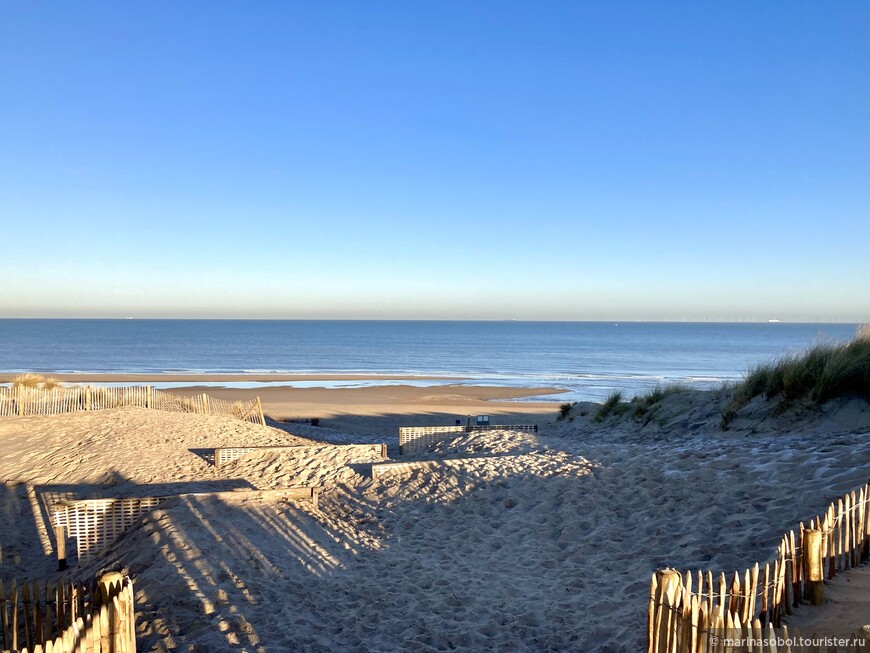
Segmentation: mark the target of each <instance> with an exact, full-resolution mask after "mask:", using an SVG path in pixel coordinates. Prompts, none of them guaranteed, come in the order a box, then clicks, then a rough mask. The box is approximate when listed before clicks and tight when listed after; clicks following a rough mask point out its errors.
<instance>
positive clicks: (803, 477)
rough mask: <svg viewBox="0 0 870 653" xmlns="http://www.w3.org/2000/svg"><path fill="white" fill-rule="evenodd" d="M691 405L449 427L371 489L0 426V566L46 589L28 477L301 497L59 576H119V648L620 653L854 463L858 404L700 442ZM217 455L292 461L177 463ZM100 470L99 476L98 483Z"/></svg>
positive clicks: (124, 434)
mask: <svg viewBox="0 0 870 653" xmlns="http://www.w3.org/2000/svg"><path fill="white" fill-rule="evenodd" d="M715 401H716V399H715V398H712V397H710V396H707V395H703V394H701V395H699V396H692V397H685V398H677V399H674V400H673V402H672V403H669V404H668V405H666V406H664V407H663V409H662V411H661V413H659V416H658V417H657V419H656V420H653V421H650V422H648V423H647V424H646V425H645V426H644V425H641V424H638V423H636V422H635V421H632V420H628V419H622V420H613V421H612V422H605V423H604V424H601V425H596V424H593V423H592V422H591V420H590V419H589V417H591V415H587V416H585V417H581V416H579V413H578V416H577V417H575V419H574V421H572V422H565V423H556V422H552V421H551V422H548V423H542V428H541V431H540V432H539V433H538V434H529V433H513V432H489V433H485V434H476V435H465V436H463V437H460V438H456V439H454V440H451V441H448V442H443V443H440V444H438V445H436V446H434V447H432V448H431V449H430V450H429V451H426V452H422V453H420V454H417V455H415V456H408V457H405V458H404V459H406V460H431V461H436V462H437V464H435V465H434V467H431V468H429V469H427V470H412V471H406V472H391V473H388V474H384V475H383V476H381V477H379V478H378V479H372V478H371V476H370V463H371V462H372V461H375V460H377V459H379V457H378V456H375V455H369V456H367V455H360V454H359V453H358V452H357V453H355V454H351V453H349V450H348V449H347V448H343V447H341V446H334V445H330V444H325V443H317V442H313V441H312V440H307V439H303V438H299V437H296V438H294V437H293V436H291V435H289V434H287V433H286V432H283V431H280V430H276V429H270V428H264V427H253V426H251V425H248V424H244V423H235V422H232V421H231V420H223V419H220V418H209V417H201V416H196V415H180V414H168V413H166V414H163V413H157V412H156V411H145V410H140V409H124V410H116V411H104V412H99V413H89V414H80V415H67V416H59V417H47V418H46V417H43V418H14V419H9V420H3V421H2V422H0V443H2V444H0V478H7V479H18V480H22V481H26V482H27V484H25V485H22V486H18V487H15V488H13V487H11V486H10V485H7V486H5V488H6V490H5V497H4V504H3V512H2V514H3V515H4V517H3V519H5V520H7V522H6V523H5V524H4V525H3V528H2V531H0V532H2V533H3V534H2V535H0V544H2V547H3V553H4V558H3V559H4V562H3V565H2V567H0V574H2V577H4V578H11V577H15V576H17V575H20V574H21V573H23V571H24V570H28V572H29V573H30V574H31V575H32V572H31V570H33V569H37V570H40V572H41V573H42V574H44V575H46V576H49V575H50V574H51V570H52V567H51V562H52V560H51V554H50V552H48V553H46V552H45V551H44V550H43V549H42V548H41V546H40V544H39V539H38V538H39V536H38V533H36V532H35V529H33V528H32V527H30V528H26V529H25V528H21V529H19V530H20V531H21V532H20V533H18V534H17V535H15V536H10V533H11V532H15V529H14V528H12V530H11V531H10V528H11V527H12V525H13V524H22V523H25V522H26V520H28V519H29V520H30V521H31V522H32V521H33V516H32V512H31V511H32V508H31V506H30V504H29V503H28V500H27V496H26V490H27V488H28V487H31V486H32V487H33V488H34V491H35V492H38V491H39V490H40V488H41V487H42V486H44V485H64V486H65V487H67V486H69V488H70V489H71V490H72V491H77V489H83V490H86V491H88V492H95V491H98V492H100V493H102V494H105V495H108V496H125V495H129V494H131V493H135V492H140V493H142V492H146V491H147V492H151V491H152V489H155V488H160V487H163V488H164V489H167V490H172V489H173V488H175V489H178V488H179V487H182V486H183V487H195V488H216V489H226V488H227V487H237V488H239V489H242V488H261V489H262V488H275V487H282V486H286V485H297V484H308V483H317V484H319V485H321V486H322V487H323V488H324V490H323V495H322V499H321V502H320V509H319V510H315V509H314V508H313V507H312V506H311V505H310V504H308V503H305V502H294V501H286V500H282V501H276V500H272V499H258V498H257V497H256V495H251V494H245V495H244V497H243V495H238V497H239V498H238V499H235V498H234V496H235V495H231V496H229V497H228V496H227V495H222V496H221V498H220V499H217V498H214V497H209V496H202V497H193V498H186V499H179V500H175V501H171V502H169V503H166V504H164V505H163V506H161V508H160V509H159V510H157V511H155V512H153V513H151V514H150V515H149V516H148V517H146V518H145V520H144V522H143V524H142V525H141V526H140V527H138V528H135V529H133V530H131V531H129V532H128V533H127V534H126V535H125V536H124V537H123V538H122V539H121V540H119V541H118V542H116V543H115V544H114V545H113V546H111V547H110V548H109V550H108V551H106V552H105V553H104V554H103V555H102V556H100V557H99V558H98V559H97V560H95V561H94V562H93V563H91V564H90V565H86V566H85V567H82V568H79V569H78V570H77V573H81V574H84V575H87V574H92V573H93V572H95V571H96V570H97V569H98V568H102V567H123V568H126V569H127V570H129V572H130V574H131V575H132V576H133V578H134V580H135V583H136V589H137V600H138V602H139V605H138V610H139V624H138V628H139V640H140V649H141V650H154V651H164V650H166V651H168V650H208V651H222V650H248V651H337V650H341V651H442V650H443V651H446V650H458V651H480V650H487V651H507V650H510V651H639V650H641V649H642V646H643V641H644V637H645V635H644V633H645V615H646V607H647V593H648V587H649V575H650V573H651V572H652V571H653V570H654V569H656V568H658V567H661V566H666V565H672V566H676V567H678V568H681V569H685V568H695V569H696V568H699V567H700V568H704V569H707V568H712V569H721V570H723V571H733V570H734V569H737V568H740V569H742V568H744V567H745V566H746V565H747V564H748V563H749V562H751V561H755V560H765V559H768V558H769V557H770V555H771V554H772V552H773V548H774V546H775V543H776V540H777V538H778V536H779V535H780V534H781V532H782V531H783V530H784V529H785V528H790V527H793V526H794V524H795V523H797V521H799V520H800V519H804V518H806V517H808V516H810V515H813V514H815V513H816V512H817V511H819V510H820V509H822V508H823V507H824V506H825V505H826V501H827V500H828V499H830V498H832V497H833V496H835V495H836V494H837V493H839V492H840V491H841V490H842V489H846V488H850V487H853V486H856V485H858V484H860V483H863V482H865V481H866V478H867V473H868V470H870V438H868V437H867V434H868V431H870V427H868V421H867V420H866V419H865V418H864V417H862V415H863V413H861V412H860V409H855V408H854V407H850V406H841V407H840V411H839V413H838V415H830V414H829V415H821V416H817V419H816V421H813V420H806V419H802V420H799V421H798V423H797V424H794V423H792V422H788V421H786V422H776V421H775V420H774V421H765V420H764V419H761V418H760V417H759V418H758V419H756V420H755V421H754V422H753V424H752V428H742V427H741V428H740V429H735V430H733V431H729V432H725V433H723V432H720V431H718V429H716V428H713V427H712V422H713V421H714V418H715V415H716V409H715V405H713V406H712V407H711V405H712V404H715ZM711 402H712V404H711ZM708 404H711V405H708ZM855 410H858V413H857V415H856V414H850V415H846V412H848V411H853V412H854V411H855ZM844 411H845V412H844ZM684 422H685V423H684ZM825 423H829V424H836V425H837V428H836V429H835V432H830V431H831V429H830V428H829V429H828V431H829V432H826V431H825V429H824V428H823V427H822V425H823V424H825ZM692 425H694V426H692ZM295 426H296V425H285V428H289V429H290V430H295ZM298 431H299V432H304V433H305V434H306V435H308V436H312V435H316V434H317V433H318V429H315V428H311V427H300V428H299V429H298ZM320 432H321V433H325V434H327V435H328V436H329V437H330V439H332V440H334V441H348V440H352V439H357V440H367V441H377V435H371V434H370V435H368V436H366V435H363V434H357V435H350V434H344V435H341V434H340V432H338V431H329V430H321V431H320ZM241 443H249V444H252V443H256V444H258V445H259V444H262V445H272V444H279V443H280V444H283V443H291V444H304V445H307V446H304V447H300V448H299V449H298V450H290V451H287V450H282V451H271V452H262V453H256V454H252V455H249V456H246V457H244V458H241V459H239V460H237V461H235V462H233V463H231V464H228V465H225V466H222V467H221V468H217V469H215V468H214V467H213V466H211V465H210V464H209V463H208V462H207V457H208V456H207V454H204V453H203V452H191V450H200V449H206V448H208V447H214V446H219V445H227V444H241ZM108 472H115V474H116V475H117V478H115V479H114V485H111V484H109V485H101V481H102V480H105V479H104V478H103V475H105V474H106V473H108ZM109 482H110V483H111V482H113V481H112V480H111V479H110V480H109ZM173 484H181V485H173ZM76 485H78V486H79V488H76ZM22 488H23V489H22ZM10 556H12V557H10Z"/></svg>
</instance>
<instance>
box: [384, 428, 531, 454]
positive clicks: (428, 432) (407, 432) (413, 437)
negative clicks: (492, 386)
mask: <svg viewBox="0 0 870 653" xmlns="http://www.w3.org/2000/svg"><path fill="white" fill-rule="evenodd" d="M480 431H524V432H529V433H537V432H538V425H537V424H502V425H498V424H491V425H488V426H459V425H457V426H401V427H399V453H400V454H405V453H412V452H414V451H420V450H421V449H425V448H426V447H428V446H430V445H432V444H435V443H436V442H441V441H442V440H446V439H448V438H450V437H454V436H455V435H456V434H459V433H477V432H480Z"/></svg>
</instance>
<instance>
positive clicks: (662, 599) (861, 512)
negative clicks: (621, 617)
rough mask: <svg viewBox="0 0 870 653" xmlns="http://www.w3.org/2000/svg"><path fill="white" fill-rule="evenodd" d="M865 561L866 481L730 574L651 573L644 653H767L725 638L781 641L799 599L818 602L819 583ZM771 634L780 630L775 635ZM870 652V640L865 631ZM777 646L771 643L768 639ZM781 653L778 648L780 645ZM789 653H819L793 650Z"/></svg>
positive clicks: (868, 529)
mask: <svg viewBox="0 0 870 653" xmlns="http://www.w3.org/2000/svg"><path fill="white" fill-rule="evenodd" d="M868 560H870V483H868V484H866V485H864V486H862V487H860V488H858V489H856V490H853V491H852V492H849V493H847V494H846V495H844V496H843V497H841V498H840V499H837V500H836V501H834V502H832V503H831V504H830V506H828V509H827V510H826V511H825V512H824V513H823V514H822V515H819V516H817V517H815V518H813V519H811V520H809V522H807V523H804V522H801V524H800V525H799V527H798V528H797V529H795V530H791V531H789V532H788V533H786V534H785V535H783V537H782V539H781V540H780V544H779V547H778V548H777V552H776V556H775V557H774V559H773V561H772V562H768V563H766V564H765V565H764V567H763V568H762V567H761V566H760V565H759V564H758V563H756V564H755V565H754V566H753V567H751V568H750V569H746V570H745V571H744V572H743V573H742V574H741V573H739V572H734V575H733V577H731V576H726V575H725V574H724V573H719V574H714V573H713V572H712V571H707V572H702V571H697V572H691V571H687V572H685V573H684V574H681V573H679V572H678V571H676V570H673V569H663V570H659V571H657V572H656V573H655V574H653V577H652V584H651V587H650V600H649V612H648V618H647V643H648V646H647V651H648V653H696V652H699V651H709V652H714V653H715V652H718V651H725V650H727V651H731V652H733V653H742V652H744V651H754V653H766V652H767V651H776V650H777V648H776V644H774V647H773V648H770V647H769V646H767V647H765V645H764V644H762V646H761V647H758V646H754V647H753V646H735V647H732V648H727V649H726V648H724V645H725V644H724V643H723V641H724V640H727V639H733V638H736V639H738V640H740V639H742V640H743V641H745V640H746V637H747V634H748V635H756V634H757V635H758V637H757V638H755V639H756V640H764V639H765V638H769V637H770V635H775V636H778V637H779V638H780V639H782V638H783V637H784V635H783V633H785V634H787V626H785V625H784V620H785V618H786V617H787V616H788V615H790V614H792V613H793V611H794V609H795V608H796V607H797V606H798V605H799V604H800V603H801V602H802V601H808V602H810V603H820V602H821V598H822V592H823V589H822V588H823V583H824V580H825V579H826V578H827V579H831V578H833V577H834V576H836V575H837V574H839V573H842V572H844V571H846V570H848V569H850V568H851V567H855V566H857V565H859V564H863V563H865V562H867V561H868ZM775 629H779V630H778V631H777V630H775ZM865 638H866V643H867V648H860V647H859V648H855V649H852V648H849V649H848V650H850V651H852V650H855V651H870V636H868V635H867V634H865ZM773 641H774V642H776V639H774V640H773ZM779 650H780V651H781V650H783V649H782V647H781V646H780V648H779ZM790 650H791V651H792V653H803V651H810V650H818V649H812V648H806V649H804V648H796V647H795V646H794V645H792V646H791V649H790Z"/></svg>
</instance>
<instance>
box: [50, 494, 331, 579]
mask: <svg viewBox="0 0 870 653" xmlns="http://www.w3.org/2000/svg"><path fill="white" fill-rule="evenodd" d="M319 496H320V491H319V489H318V488H316V487H290V488H283V489H280V490H244V491H231V492H198V493H191V494H180V495H175V496H161V497H123V498H113V499H81V500H78V501H63V502H61V503H57V504H54V505H53V506H51V523H52V527H53V528H54V533H55V538H56V541H57V554H58V563H59V566H60V568H61V569H63V568H65V567H66V541H67V539H69V538H72V539H75V543H76V555H77V557H78V560H79V561H84V560H89V559H91V558H93V557H94V555H96V554H97V553H99V552H100V551H101V550H102V549H104V548H105V547H107V546H108V545H109V544H111V543H112V542H114V541H115V540H116V539H118V537H120V535H121V534H122V533H123V532H124V531H125V530H127V529H128V528H130V526H132V525H133V524H136V523H137V522H139V521H140V520H141V519H142V517H143V516H144V515H145V514H147V513H148V512H150V511H152V510H154V508H156V507H157V506H159V505H160V504H162V503H164V502H165V501H168V500H170V499H183V498H195V497H217V498H220V499H241V498H246V497H262V498H277V497H287V498H292V499H306V500H308V501H310V502H311V503H312V505H313V506H314V507H315V508H317V507H318V499H319Z"/></svg>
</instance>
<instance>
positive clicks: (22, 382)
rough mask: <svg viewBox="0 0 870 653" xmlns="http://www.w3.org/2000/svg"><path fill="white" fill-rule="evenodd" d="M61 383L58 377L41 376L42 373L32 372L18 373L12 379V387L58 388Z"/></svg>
mask: <svg viewBox="0 0 870 653" xmlns="http://www.w3.org/2000/svg"><path fill="white" fill-rule="evenodd" d="M62 385H63V381H60V380H59V379H55V378H52V377H47V376H43V375H42V374H34V373H32V372H28V373H27V374H19V375H18V376H16V377H15V378H14V379H12V387H13V388H41V389H43V390H53V389H55V388H60V387H61V386H62Z"/></svg>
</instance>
